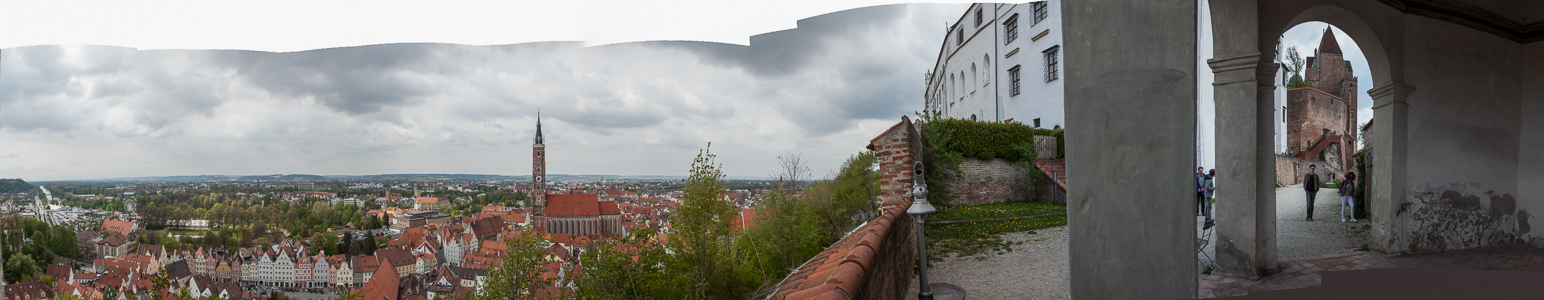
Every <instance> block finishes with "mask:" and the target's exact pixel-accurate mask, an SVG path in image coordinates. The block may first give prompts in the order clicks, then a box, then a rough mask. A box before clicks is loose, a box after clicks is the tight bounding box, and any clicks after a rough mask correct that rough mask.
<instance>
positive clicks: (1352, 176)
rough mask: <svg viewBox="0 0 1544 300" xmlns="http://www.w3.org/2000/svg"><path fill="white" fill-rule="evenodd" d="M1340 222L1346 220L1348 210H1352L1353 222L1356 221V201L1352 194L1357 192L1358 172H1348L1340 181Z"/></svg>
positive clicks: (1338, 192)
mask: <svg viewBox="0 0 1544 300" xmlns="http://www.w3.org/2000/svg"><path fill="white" fill-rule="evenodd" d="M1336 193H1337V194H1340V222H1341V223H1345V222H1346V210H1348V209H1349V210H1350V211H1351V223H1356V202H1355V200H1352V199H1351V194H1353V193H1356V173H1351V172H1346V179H1344V180H1341V181H1340V190H1339V191H1336Z"/></svg>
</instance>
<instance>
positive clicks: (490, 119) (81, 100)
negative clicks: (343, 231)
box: [0, 5, 965, 179]
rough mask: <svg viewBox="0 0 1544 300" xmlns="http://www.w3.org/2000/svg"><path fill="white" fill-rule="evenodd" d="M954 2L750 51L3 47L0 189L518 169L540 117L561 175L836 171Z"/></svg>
mask: <svg viewBox="0 0 1544 300" xmlns="http://www.w3.org/2000/svg"><path fill="white" fill-rule="evenodd" d="M964 7H965V6H963V5H887V6H876V7H867V8H860V9H853V10H847V11H841V12H836V13H832V14H827V15H822V16H817V17H812V18H809V19H805V20H801V21H800V22H799V23H798V26H799V27H798V28H796V29H790V30H784V31H778V32H772V33H767V34H762V35H757V36H754V37H752V38H751V44H750V45H749V46H739V45H728V44H718V43H705V42H686V41H658V42H638V43H624V44H613V45H605V46H595V47H584V46H583V43H581V42H542V43H528V44H516V45H499V46H469V45H453V44H386V45H370V46H359V47H343V48H330V49H318V50H310V51H301V52H289V53H271V52H258V51H241V50H155V51H138V50H134V49H129V48H121V47H111V46H34V47H21V48H13V49H4V50H3V52H0V140H4V141H8V142H6V143H4V144H0V148H3V149H0V153H11V154H10V156H11V157H21V158H26V159H19V158H13V159H8V160H0V177H23V178H43V179H84V178H107V177H121V176H149V175H175V174H259V173H312V174H372V173H390V172H444V173H492V174H519V173H520V171H519V170H521V168H523V166H527V165H528V164H529V156H528V152H523V151H529V150H528V149H524V148H526V147H527V145H528V144H529V143H530V141H529V138H530V136H531V134H532V133H533V131H534V128H531V127H532V126H531V125H532V124H533V123H534V121H535V116H536V110H537V109H538V108H540V110H541V112H542V121H543V123H544V125H545V126H544V128H543V130H544V133H545V134H547V135H548V139H549V141H553V142H555V143H556V145H558V146H563V147H567V149H566V150H564V151H567V152H569V153H572V156H571V157H570V158H564V156H563V155H554V157H553V159H556V160H559V162H557V163H567V166H569V167H568V169H566V170H557V169H555V170H554V171H555V172H566V173H573V174H581V173H599V174H680V173H683V172H684V171H685V167H684V165H683V166H674V165H669V167H665V168H663V169H661V166H662V165H663V163H635V162H639V161H651V162H652V161H661V159H659V158H655V157H651V155H654V156H658V155H665V156H671V157H670V158H669V159H678V158H676V157H674V156H681V157H682V158H684V159H685V161H686V162H688V163H689V157H688V156H690V155H694V154H695V151H694V150H695V149H699V148H701V147H703V146H704V145H705V144H706V143H707V142H708V141H714V142H715V143H714V148H715V152H718V151H725V153H737V154H734V155H725V156H723V157H724V159H727V160H728V161H725V162H726V165H734V166H735V167H732V168H731V169H730V170H731V171H736V170H739V171H741V172H742V173H746V174H743V175H746V176H761V175H765V174H770V173H771V168H772V165H774V164H775V163H772V162H768V161H769V160H771V158H772V157H774V155H775V152H776V151H779V150H781V149H793V148H800V149H803V150H804V151H805V153H809V154H810V155H811V156H818V158H817V159H816V161H817V162H819V163H825V164H832V165H834V164H836V163H839V162H840V159H843V158H845V157H846V156H848V155H850V154H851V153H854V152H857V151H859V150H861V149H862V146H863V144H864V143H866V142H867V140H868V139H869V138H871V137H872V135H874V134H878V133H879V132H878V131H876V130H883V129H882V128H879V127H888V125H889V124H891V123H894V122H895V121H896V120H895V119H896V118H898V117H899V116H901V115H905V114H910V113H911V112H913V111H915V110H917V109H918V108H920V106H921V103H920V101H921V91H922V85H923V82H922V78H923V76H922V74H923V73H924V72H926V70H927V69H928V68H930V67H931V65H932V61H933V58H934V56H935V55H936V53H935V52H936V51H937V46H938V43H939V42H940V41H941V40H942V38H943V29H942V28H940V27H939V24H941V23H942V22H943V21H951V20H953V19H955V18H957V17H958V15H959V13H960V12H961V11H963V9H964ZM869 127H873V128H869ZM875 128H878V129H875ZM832 141H840V142H837V143H832ZM720 145H722V146H720ZM689 150H690V151H689ZM13 152H14V153H13ZM101 153H111V154H110V155H104V154H101ZM522 153H526V154H522ZM677 153H679V155H677ZM130 158H131V159H130ZM564 159H568V160H571V161H568V162H563V161H561V160H564ZM106 160H114V161H112V162H105V161H106ZM124 160H133V162H125V161H124ZM488 161H496V162H497V163H487V162H488ZM93 164H94V165H93ZM550 164H554V162H549V165H550ZM79 165H86V166H79ZM147 165H154V166H156V167H153V168H147V167H145V166H147ZM63 166H78V167H63ZM736 168H739V169H736Z"/></svg>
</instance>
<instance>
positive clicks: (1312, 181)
mask: <svg viewBox="0 0 1544 300" xmlns="http://www.w3.org/2000/svg"><path fill="white" fill-rule="evenodd" d="M1317 168H1318V167H1317V166H1315V165H1308V175H1306V176H1303V190H1304V191H1307V192H1308V220H1309V221H1313V198H1314V196H1316V195H1318V194H1319V173H1317V172H1315V170H1316V169H1317Z"/></svg>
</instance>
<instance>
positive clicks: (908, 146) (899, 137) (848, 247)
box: [770, 116, 922, 299]
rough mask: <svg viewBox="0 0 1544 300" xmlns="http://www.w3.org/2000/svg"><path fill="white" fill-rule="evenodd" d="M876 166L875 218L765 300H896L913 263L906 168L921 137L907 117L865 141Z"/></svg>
mask: <svg viewBox="0 0 1544 300" xmlns="http://www.w3.org/2000/svg"><path fill="white" fill-rule="evenodd" d="M868 149H869V150H873V151H874V154H875V156H876V157H877V158H878V160H879V173H880V178H881V179H880V202H881V204H880V207H881V213H882V214H881V215H880V216H879V217H878V218H874V219H873V220H870V221H869V222H868V223H865V224H863V226H861V227H858V229H857V230H854V231H853V233H852V234H848V235H847V236H845V237H842V239H841V240H839V241H837V242H836V243H835V244H832V245H831V246H830V247H827V248H826V250H825V251H821V252H820V253H819V254H816V255H815V257H813V258H810V260H809V261H808V262H805V263H804V265H802V266H799V269H798V271H796V272H794V273H792V274H789V275H788V277H787V278H784V279H783V282H781V283H779V284H778V286H777V290H776V291H774V292H773V293H772V297H770V299H812V298H818V299H901V298H905V294H906V289H907V288H909V287H911V282H912V280H913V279H912V278H913V274H914V271H913V270H912V268H913V267H915V264H916V261H917V238H916V237H917V234H916V224H915V223H913V221H912V218H911V215H907V214H906V209H907V208H909V207H911V201H912V197H911V188H912V185H913V182H912V168H913V167H912V163H913V162H916V161H920V160H921V157H920V156H921V149H922V148H921V135H919V134H918V130H917V127H916V125H914V124H913V123H911V120H910V119H909V118H907V117H904V116H903V117H901V122H900V123H898V124H895V126H891V127H890V129H889V130H886V131H885V132H884V133H882V134H880V135H879V136H878V137H875V138H874V139H873V140H870V141H869V145H868Z"/></svg>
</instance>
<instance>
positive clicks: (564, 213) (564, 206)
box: [545, 194, 600, 217]
mask: <svg viewBox="0 0 1544 300" xmlns="http://www.w3.org/2000/svg"><path fill="white" fill-rule="evenodd" d="M599 202H600V195H596V194H554V195H547V209H546V211H545V213H546V216H548V217H573V216H599V215H600V204H599Z"/></svg>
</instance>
